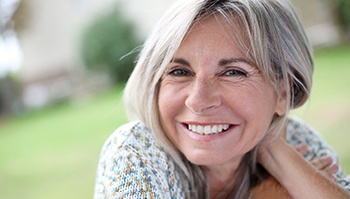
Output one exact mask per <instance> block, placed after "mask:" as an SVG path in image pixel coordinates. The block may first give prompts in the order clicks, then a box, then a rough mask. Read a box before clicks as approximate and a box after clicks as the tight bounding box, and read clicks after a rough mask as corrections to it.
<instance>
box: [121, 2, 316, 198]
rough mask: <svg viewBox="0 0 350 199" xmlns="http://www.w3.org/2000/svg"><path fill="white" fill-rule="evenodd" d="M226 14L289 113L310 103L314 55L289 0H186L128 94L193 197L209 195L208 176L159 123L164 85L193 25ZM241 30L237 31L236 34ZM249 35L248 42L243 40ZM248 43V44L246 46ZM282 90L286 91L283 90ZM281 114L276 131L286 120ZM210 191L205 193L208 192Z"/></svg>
mask: <svg viewBox="0 0 350 199" xmlns="http://www.w3.org/2000/svg"><path fill="white" fill-rule="evenodd" d="M213 15H216V16H221V17H223V18H224V19H225V22H226V23H227V25H228V26H231V27H233V26H232V24H233V23H238V24H239V26H240V28H241V29H240V30H238V31H239V32H240V33H244V34H239V35H240V38H238V39H240V45H241V48H242V50H244V52H246V54H247V56H248V57H249V58H250V60H252V61H253V62H254V64H255V65H256V66H257V68H258V69H259V70H260V72H261V73H262V74H263V76H264V78H265V79H266V80H268V81H269V82H271V83H272V84H273V85H274V86H275V89H276V92H277V94H278V95H283V97H285V98H286V100H287V101H288V102H289V103H287V105H286V110H287V112H288V111H289V110H290V109H293V108H297V107H299V106H301V105H302V104H304V103H305V101H306V100H307V99H308V96H309V93H310V90H311V85H312V73H313V58H312V51H311V48H310V45H309V42H308V39H307V37H306V35H305V32H304V29H303V27H302V25H301V23H300V21H299V19H298V17H297V15H296V13H295V11H294V9H293V7H292V6H291V4H290V3H289V1H288V0H180V1H178V2H176V3H175V4H174V5H173V6H172V7H171V8H170V9H169V10H168V11H167V12H166V13H165V15H164V16H163V17H162V18H161V19H160V21H159V22H158V24H157V25H156V26H155V28H154V29H153V31H152V32H151V34H150V35H149V36H148V39H147V40H146V42H145V43H144V46H143V48H142V51H141V53H140V55H139V59H138V61H137V64H136V67H135V69H134V71H133V73H132V74H131V76H130V78H129V81H128V83H127V85H126V88H125V90H124V103H125V107H126V112H127V114H128V116H129V119H130V120H141V121H142V122H143V123H144V124H145V125H146V126H147V127H149V128H150V129H151V130H152V132H153V133H154V137H155V138H156V140H157V141H158V142H159V144H160V145H161V146H162V147H163V148H164V150H166V151H167V152H168V153H169V154H170V155H171V156H172V157H173V158H174V160H175V162H176V163H177V164H178V166H179V167H180V168H181V169H182V170H183V173H184V175H185V176H183V177H184V178H186V179H188V180H189V182H190V185H191V192H189V193H188V197H189V198H206V197H208V186H207V184H208V183H207V182H206V177H205V172H204V171H203V169H202V168H201V167H200V166H197V165H193V164H191V163H190V162H188V161H187V160H186V159H185V158H184V157H183V156H182V155H181V154H180V153H179V152H178V150H177V149H176V148H175V147H174V145H173V144H172V143H171V141H170V140H169V139H168V138H167V136H166V134H165V133H164V131H163V129H162V127H161V125H160V119H159V110H158V104H157V100H158V89H159V82H160V80H161V77H162V75H163V73H164V70H165V68H166V66H167V65H168V63H169V62H170V61H171V59H172V58H173V56H174V54H175V53H176V51H177V50H178V48H179V46H180V44H181V42H182V40H183V38H184V37H185V35H186V34H187V33H188V32H189V30H190V29H191V27H192V26H193V25H194V24H195V23H196V22H198V21H200V20H201V19H203V18H205V17H210V16H213ZM235 31H237V30H235ZM243 37H244V38H243ZM244 45H247V46H244ZM281 86H283V87H284V89H283V90H285V93H284V92H283V93H281V92H279V90H280V89H278V88H280V87H281ZM285 119H286V116H285V115H284V116H276V117H275V118H274V121H273V122H272V124H271V127H270V131H272V129H273V128H276V127H277V126H280V125H277V124H281V122H283V121H285ZM256 150H257V147H256V148H254V149H253V150H252V151H251V152H249V153H248V154H247V155H246V157H245V158H244V159H243V161H242V163H241V165H240V167H239V171H238V172H237V175H236V176H235V178H234V179H233V180H235V181H236V182H237V181H239V182H240V183H238V185H239V186H236V187H235V188H234V189H233V190H231V193H230V197H231V198H248V197H249V189H250V188H251V186H252V182H251V180H250V179H251V177H252V176H253V175H254V172H255V167H256V162H255V156H256ZM203 190H205V191H203Z"/></svg>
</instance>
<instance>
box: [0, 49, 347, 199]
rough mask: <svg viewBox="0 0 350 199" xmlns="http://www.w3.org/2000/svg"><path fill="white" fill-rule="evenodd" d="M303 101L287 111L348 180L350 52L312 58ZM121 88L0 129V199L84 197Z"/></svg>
mask: <svg viewBox="0 0 350 199" xmlns="http://www.w3.org/2000/svg"><path fill="white" fill-rule="evenodd" d="M315 55H316V70H315V79H314V88H313V91H312V95H311V99H310V101H309V102H308V103H307V104H306V105H305V106H304V107H302V108H301V109H300V110H297V111H295V112H293V113H294V114H296V115H299V116H300V117H302V118H304V119H305V120H307V121H308V122H310V123H311V124H312V125H313V126H314V127H315V128H316V129H317V130H318V131H319V132H321V133H322V135H323V137H324V138H325V139H326V140H327V141H328V142H329V143H330V145H331V146H332V147H333V148H334V149H335V151H336V152H337V153H338V155H339V157H340V162H341V166H342V167H343V169H344V170H345V171H346V172H347V173H350V153H349V151H350V145H349V143H348V141H349V140H350V133H349V129H350V121H349V120H350V119H349V118H350V103H349V102H350V92H349V85H350V78H349V74H350V66H349V64H350V47H349V46H341V47H335V48H331V49H323V50H320V51H316V53H315ZM121 91H122V86H117V87H113V88H111V89H110V90H107V91H105V92H102V93H100V94H98V95H96V96H93V97H91V98H88V99H85V101H84V102H80V103H74V102H66V103H61V104H58V105H55V106H52V107H49V108H46V109H44V110H40V111H35V112H31V113H29V114H27V115H24V116H18V117H14V118H8V119H7V120H5V121H1V123H0V160H1V161H0V198H7V199H17V198H28V199H29V198H30V199H47V198H52V199H53V198H57V199H62V198H65V199H69V198H72V199H73V198H91V197H92V195H93V187H94V180H95V174H96V166H97V162H98V157H99V153H100V149H101V147H102V145H103V143H104V141H105V140H106V138H107V137H108V136H109V135H110V134H111V133H112V132H113V130H114V129H115V128H117V127H118V126H119V125H120V124H122V123H124V122H126V121H127V120H126V118H125V115H124V112H123V106H122V103H121Z"/></svg>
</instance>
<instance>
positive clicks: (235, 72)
mask: <svg viewBox="0 0 350 199" xmlns="http://www.w3.org/2000/svg"><path fill="white" fill-rule="evenodd" d="M223 75H224V76H244V77H246V76H247V73H246V72H243V71H241V70H228V71H225V72H224V74H223Z"/></svg>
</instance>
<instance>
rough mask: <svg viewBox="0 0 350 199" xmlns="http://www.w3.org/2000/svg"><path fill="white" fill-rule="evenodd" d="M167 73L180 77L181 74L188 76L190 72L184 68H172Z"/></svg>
mask: <svg viewBox="0 0 350 199" xmlns="http://www.w3.org/2000/svg"><path fill="white" fill-rule="evenodd" d="M169 75H172V76H176V77H181V76H190V75H191V72H190V71H188V70H186V69H174V70H172V71H170V72H169Z"/></svg>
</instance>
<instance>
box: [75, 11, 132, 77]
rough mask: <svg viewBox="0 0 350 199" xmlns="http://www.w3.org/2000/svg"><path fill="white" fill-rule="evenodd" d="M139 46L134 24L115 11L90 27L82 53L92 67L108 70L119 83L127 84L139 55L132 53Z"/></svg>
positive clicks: (87, 30)
mask: <svg viewBox="0 0 350 199" xmlns="http://www.w3.org/2000/svg"><path fill="white" fill-rule="evenodd" d="M137 45H138V42H137V39H136V37H135V35H134V27H133V25H132V23H130V22H129V21H127V20H126V19H125V18H124V17H123V16H122V13H121V12H120V10H118V9H117V8H114V9H112V10H111V11H109V12H107V13H106V14H105V15H103V16H101V17H100V18H98V19H97V20H96V21H94V22H93V23H92V24H91V25H90V26H88V27H87V29H86V30H85V32H84V34H83V36H82V49H81V54H82V58H83V61H84V62H85V65H86V66H87V67H88V68H90V69H100V70H105V69H107V70H108V72H109V73H111V75H112V76H113V77H112V78H113V79H114V80H115V81H116V82H125V81H126V80H127V79H128V77H129V75H130V73H131V71H132V70H133V66H134V61H135V59H136V55H135V53H130V54H129V52H131V51H132V50H133V49H135V47H136V46H137ZM126 55H127V56H126Z"/></svg>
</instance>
